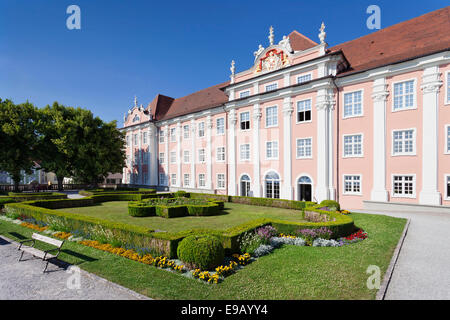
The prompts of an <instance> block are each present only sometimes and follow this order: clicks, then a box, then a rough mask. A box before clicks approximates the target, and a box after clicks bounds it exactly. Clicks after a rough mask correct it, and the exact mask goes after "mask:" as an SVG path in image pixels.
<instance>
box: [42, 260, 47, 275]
mask: <svg viewBox="0 0 450 320" xmlns="http://www.w3.org/2000/svg"><path fill="white" fill-rule="evenodd" d="M47 267H48V260H47V264H46V265H45V269H44V271H43V273H45V271H46V270H47Z"/></svg>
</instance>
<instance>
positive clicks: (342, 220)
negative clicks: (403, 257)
mask: <svg viewBox="0 0 450 320" xmlns="http://www.w3.org/2000/svg"><path fill="white" fill-rule="evenodd" d="M192 195H195V194H192ZM139 196H141V195H136V194H128V195H123V194H116V195H108V196H105V195H94V196H91V197H87V198H83V199H65V200H38V201H27V202H22V203H7V204H5V210H6V212H7V213H18V214H21V215H24V216H27V217H32V218H34V219H36V220H37V221H42V222H44V223H47V224H49V225H55V224H56V225H58V226H63V227H64V228H65V229H67V230H68V231H81V232H82V233H84V234H90V235H91V236H92V235H98V234H100V235H101V236H102V237H103V238H104V239H106V240H107V241H120V242H122V243H124V244H130V245H134V246H137V247H143V248H149V249H151V250H153V251H154V252H157V253H158V254H162V255H165V256H167V257H169V258H175V257H176V255H177V247H178V244H179V242H180V241H181V240H183V239H184V238H185V237H187V236H190V235H199V234H210V235H213V236H215V237H217V238H218V239H219V240H220V242H221V243H222V246H223V247H224V249H225V251H226V253H227V254H229V253H235V252H238V251H239V243H238V238H239V236H240V235H241V234H242V233H244V232H248V231H251V230H254V229H257V228H259V227H262V226H265V225H272V226H274V227H275V228H277V230H278V231H279V232H281V233H286V234H288V233H292V232H294V231H296V230H298V229H306V228H309V229H311V228H320V227H328V228H330V229H331V230H332V231H333V236H334V237H343V236H348V235H349V234H351V233H352V232H353V231H354V228H355V227H354V224H353V220H352V218H350V217H349V216H346V215H341V214H339V213H336V212H328V211H320V210H318V209H316V208H314V207H317V206H318V205H316V206H314V207H308V208H307V210H308V211H315V212H319V213H321V214H326V215H328V216H329V217H330V218H332V219H334V221H328V222H320V223H314V222H299V223H295V222H287V221H282V220H275V219H265V218H263V219H256V220H253V221H249V222H246V223H243V224H241V225H238V226H235V227H232V228H229V229H226V230H211V229H206V228H205V229H192V230H185V231H181V232H176V233H170V232H153V230H151V229H148V228H144V227H139V226H134V225H129V224H123V223H115V222H111V221H107V220H102V219H99V218H95V217H89V216H84V215H77V214H73V213H67V212H63V211H56V210H52V209H60V208H68V207H78V206H89V205H95V204H96V203H99V202H103V201H136V200H135V198H136V197H139ZM194 197H195V196H194ZM208 197H210V198H211V195H210V194H208ZM214 198H215V197H214ZM222 199H223V198H222ZM138 200H140V199H138ZM222 201H223V200H222ZM180 211H181V209H180ZM168 212H169V211H168ZM172 213H173V212H170V213H168V214H172ZM155 214H158V213H157V212H155ZM160 214H161V215H163V214H165V213H164V211H161V212H160ZM173 214H178V212H176V210H175V213H173Z"/></svg>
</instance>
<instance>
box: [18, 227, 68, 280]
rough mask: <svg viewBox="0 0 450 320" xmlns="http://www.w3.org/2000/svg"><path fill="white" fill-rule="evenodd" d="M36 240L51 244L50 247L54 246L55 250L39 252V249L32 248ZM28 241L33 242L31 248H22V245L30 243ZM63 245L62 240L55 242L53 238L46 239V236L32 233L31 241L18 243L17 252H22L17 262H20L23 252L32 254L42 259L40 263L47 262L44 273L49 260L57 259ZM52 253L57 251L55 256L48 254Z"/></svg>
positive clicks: (28, 240)
mask: <svg viewBox="0 0 450 320" xmlns="http://www.w3.org/2000/svg"><path fill="white" fill-rule="evenodd" d="M36 240H38V241H41V242H45V243H48V244H51V245H54V246H56V248H54V249H50V250H47V251H42V250H39V249H37V248H35V247H34V246H35V245H36ZM30 241H32V242H33V245H32V246H31V247H29V246H23V244H24V243H26V242H30ZM63 243H64V240H57V239H53V238H50V237H46V236H43V235H40V234H38V233H33V235H32V236H31V239H26V240H22V241H20V246H19V249H18V250H19V251H22V254H21V255H20V258H19V261H22V257H23V254H24V253H25V252H26V253H29V254H32V255H33V256H35V257H37V258H40V259H42V261H46V262H47V264H46V265H45V269H44V271H43V272H44V273H45V271H46V270H47V267H48V263H49V262H50V260H52V259H56V258H58V255H59V253H60V252H61V247H62V245H63ZM54 251H57V252H56V255H54V254H51V253H50V252H54Z"/></svg>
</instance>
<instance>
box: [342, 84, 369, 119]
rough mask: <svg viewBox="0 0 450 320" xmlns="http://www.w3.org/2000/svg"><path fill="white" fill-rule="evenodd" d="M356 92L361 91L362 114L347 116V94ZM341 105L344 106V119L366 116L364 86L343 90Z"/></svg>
mask: <svg viewBox="0 0 450 320" xmlns="http://www.w3.org/2000/svg"><path fill="white" fill-rule="evenodd" d="M356 92H361V114H357V115H351V116H345V95H346V94H352V93H356ZM341 106H342V119H343V120H346V119H352V118H362V117H364V88H360V89H357V90H352V91H343V92H342V101H341Z"/></svg>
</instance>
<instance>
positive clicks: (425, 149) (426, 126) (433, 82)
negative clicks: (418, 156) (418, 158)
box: [419, 66, 442, 205]
mask: <svg viewBox="0 0 450 320" xmlns="http://www.w3.org/2000/svg"><path fill="white" fill-rule="evenodd" d="M440 75H441V74H440V73H439V67H438V66H432V67H429V68H426V69H425V70H424V72H423V76H422V86H421V88H422V92H423V114H422V120H423V128H422V137H423V138H422V141H423V142H422V191H421V192H420V198H419V202H420V203H421V204H429V205H440V204H441V194H440V192H439V191H438V112H439V90H440V87H441V86H442V81H440Z"/></svg>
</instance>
